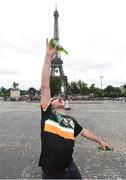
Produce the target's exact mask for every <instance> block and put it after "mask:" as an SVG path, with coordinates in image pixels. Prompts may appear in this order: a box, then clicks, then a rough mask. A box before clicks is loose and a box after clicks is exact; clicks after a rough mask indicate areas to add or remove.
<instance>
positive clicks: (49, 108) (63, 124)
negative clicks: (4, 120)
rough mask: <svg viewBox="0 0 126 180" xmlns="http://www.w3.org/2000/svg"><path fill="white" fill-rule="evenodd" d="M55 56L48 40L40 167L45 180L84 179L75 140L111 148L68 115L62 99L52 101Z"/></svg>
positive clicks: (56, 98) (42, 89)
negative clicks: (79, 137) (74, 155)
mask: <svg viewBox="0 0 126 180" xmlns="http://www.w3.org/2000/svg"><path fill="white" fill-rule="evenodd" d="M55 52H56V49H55V48H53V47H52V46H51V45H50V44H49V42H48V39H47V40H46V56H45V61H44V65H43V70H42V82H41V115H42V119H41V140H42V148H41V155H40V160H39V166H41V167H42V174H43V175H42V177H43V179H81V175H80V172H79V171H78V169H77V166H76V164H75V163H74V162H73V158H72V154H73V147H74V140H75V138H76V137H77V136H78V135H79V134H80V135H82V136H83V137H86V138H88V139H90V140H92V141H95V142H96V143H98V144H100V145H101V146H102V147H103V148H104V150H105V149H106V147H109V145H108V144H106V143H105V142H103V141H102V140H100V139H99V138H98V137H97V136H95V135H94V134H92V133H91V132H89V131H88V130H86V129H83V128H82V126H81V125H79V123H78V122H77V121H76V120H75V119H74V118H73V117H71V116H68V115H65V111H64V99H63V98H62V97H55V98H52V99H51V95H50V66H51V60H52V59H53V56H54V55H55Z"/></svg>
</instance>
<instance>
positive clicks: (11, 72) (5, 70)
mask: <svg viewBox="0 0 126 180" xmlns="http://www.w3.org/2000/svg"><path fill="white" fill-rule="evenodd" d="M18 74H20V73H19V71H16V70H9V69H8V70H7V69H3V70H1V69H0V75H4V76H9V75H18Z"/></svg>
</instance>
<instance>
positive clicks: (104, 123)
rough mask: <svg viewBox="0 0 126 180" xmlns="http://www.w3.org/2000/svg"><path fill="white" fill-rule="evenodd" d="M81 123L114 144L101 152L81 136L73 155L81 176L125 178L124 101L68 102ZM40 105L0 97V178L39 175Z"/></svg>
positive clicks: (72, 112)
mask: <svg viewBox="0 0 126 180" xmlns="http://www.w3.org/2000/svg"><path fill="white" fill-rule="evenodd" d="M70 107H71V108H72V110H71V111H69V112H67V113H69V114H72V115H73V116H74V117H75V118H76V119H77V120H78V122H79V123H80V124H81V125H82V126H83V127H84V128H87V129H89V130H91V131H92V132H94V133H95V134H96V135H98V136H99V137H101V138H102V139H103V140H105V141H106V142H108V143H109V144H110V145H111V146H112V147H114V152H104V151H100V150H98V148H97V144H96V143H95V142H92V141H90V140H87V139H85V138H83V137H81V136H79V137H78V138H77V139H76V143H75V152H74V155H73V157H74V159H75V162H76V164H77V165H78V167H79V169H80V172H81V175H82V177H83V178H84V179H126V102H114V103H113V102H107V101H104V102H103V103H88V102H87V103H82V104H80V103H79V104H77V103H75V104H73V103H72V104H70ZM39 154H40V105H39V103H28V102H3V101H0V179H41V169H40V168H39V167H38V160H39Z"/></svg>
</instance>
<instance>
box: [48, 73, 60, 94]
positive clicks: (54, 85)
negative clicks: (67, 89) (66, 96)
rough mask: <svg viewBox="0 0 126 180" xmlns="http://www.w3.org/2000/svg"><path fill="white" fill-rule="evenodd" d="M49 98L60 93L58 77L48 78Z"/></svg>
mask: <svg viewBox="0 0 126 180" xmlns="http://www.w3.org/2000/svg"><path fill="white" fill-rule="evenodd" d="M50 89H51V97H53V96H55V95H58V94H59V93H60V92H61V78H60V76H50Z"/></svg>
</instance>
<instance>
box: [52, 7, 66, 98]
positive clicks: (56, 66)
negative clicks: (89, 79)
mask: <svg viewBox="0 0 126 180" xmlns="http://www.w3.org/2000/svg"><path fill="white" fill-rule="evenodd" d="M58 18H59V13H58V11H57V7H56V9H55V11H54V37H53V38H54V39H55V40H56V41H58V43H59V44H60V42H59V27H58ZM58 71H59V74H60V78H61V93H63V94H64V95H65V97H66V85H67V76H65V74H64V70H63V61H62V60H61V54H60V52H59V51H56V53H55V55H54V58H53V59H52V61H51V76H56V73H57V72H58Z"/></svg>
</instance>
